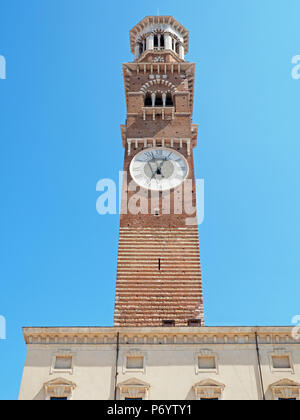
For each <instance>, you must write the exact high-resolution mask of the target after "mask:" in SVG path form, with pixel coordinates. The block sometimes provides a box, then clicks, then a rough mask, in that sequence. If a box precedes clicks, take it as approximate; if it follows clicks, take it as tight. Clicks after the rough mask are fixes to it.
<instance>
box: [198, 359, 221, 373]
mask: <svg viewBox="0 0 300 420" xmlns="http://www.w3.org/2000/svg"><path fill="white" fill-rule="evenodd" d="M198 368H199V370H216V368H217V366H216V358H215V356H199V357H198Z"/></svg>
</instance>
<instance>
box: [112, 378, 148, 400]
mask: <svg viewBox="0 0 300 420" xmlns="http://www.w3.org/2000/svg"><path fill="white" fill-rule="evenodd" d="M117 388H118V389H119V393H120V400H126V399H142V400H148V399H149V390H150V385H149V384H147V383H146V382H143V381H141V380H139V379H136V378H132V379H129V380H127V381H125V382H122V383H120V384H118V385H117Z"/></svg>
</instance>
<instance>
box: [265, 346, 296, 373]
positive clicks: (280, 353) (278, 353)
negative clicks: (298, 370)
mask: <svg viewBox="0 0 300 420" xmlns="http://www.w3.org/2000/svg"><path fill="white" fill-rule="evenodd" d="M276 358H277V359H281V358H282V359H286V360H287V362H288V366H283V367H277V366H274V361H275V359H276ZM269 364H270V370H271V372H272V373H278V372H289V373H292V374H294V373H295V370H294V364H293V359H292V355H291V353H290V352H288V351H287V350H286V349H284V348H278V349H276V348H275V349H273V351H272V352H270V353H269Z"/></svg>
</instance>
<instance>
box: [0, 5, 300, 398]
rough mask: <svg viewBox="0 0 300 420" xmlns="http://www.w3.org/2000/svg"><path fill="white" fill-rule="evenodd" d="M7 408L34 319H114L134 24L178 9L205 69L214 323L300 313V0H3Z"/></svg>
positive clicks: (201, 174) (0, 148) (278, 321)
mask: <svg viewBox="0 0 300 420" xmlns="http://www.w3.org/2000/svg"><path fill="white" fill-rule="evenodd" d="M0 3H1V13H0V55H4V56H5V57H6V60H7V80H0V119H1V124H0V140H1V141H0V190H1V206H0V234H1V243H0V245H1V253H0V278H1V294H0V314H1V315H3V316H5V317H6V320H7V340H6V341H0V399H14V398H17V397H18V391H19V386H20V380H21V375H22V368H23V363H24V360H25V351H26V348H25V345H24V342H23V337H22V331H21V328H22V326H72V325H75V326H77V325H83V326H92V325H96V326H110V325H112V323H113V308H114V288H115V279H116V262H117V245H118V225H119V218H118V216H105V217H102V216H99V215H98V214H97V213H96V209H95V204H96V199H97V193H96V183H97V181H98V180H99V179H101V178H107V177H108V178H113V179H116V180H117V178H118V171H119V170H121V169H122V161H123V149H122V146H121V137H120V128H119V126H120V124H122V123H123V122H124V120H125V100H124V88H123V79H122V72H121V70H122V67H121V64H122V62H125V61H131V60H132V59H133V57H132V55H131V53H130V48H129V35H128V32H129V30H130V29H131V28H132V27H133V26H134V25H135V24H136V23H137V22H138V21H139V20H141V19H142V18H144V17H145V16H146V15H153V14H157V12H158V9H159V13H160V14H166V15H173V16H174V17H175V18H177V19H178V20H179V21H180V22H181V23H182V24H183V25H185V26H186V27H187V28H188V29H189V30H190V35H191V39H190V54H189V55H188V56H187V59H188V60H189V61H195V62H196V63H197V75H196V76H197V78H196V97H195V112H194V122H195V123H199V140H198V144H199V146H198V148H197V150H196V152H195V164H196V175H197V177H198V178H204V179H205V192H206V194H205V222H204V224H203V225H202V226H201V227H200V249H201V261H202V271H203V282H204V296H205V313H206V323H207V325H289V324H290V322H291V318H292V316H293V315H296V314H300V304H299V291H300V290H299V289H300V287H299V271H300V270H299V263H300V251H299V250H300V247H299V238H300V227H299V226H300V225H299V216H300V198H299V180H300V167H299V166H300V165H299V154H300V142H299V101H300V80H298V81H297V80H293V79H292V77H291V69H292V64H291V59H292V57H293V56H294V55H297V54H300V27H299V16H300V2H299V0H288V1H286V0H187V1H183V2H182V1H178V0H172V1H170V0H165V1H164V2H163V3H162V2H161V1H156V0H152V1H151V2H141V1H140V0H138V1H137V0H132V1H131V2H129V3H128V2H123V1H122V2H121V1H118V2H116V1H110V2H104V1H102V0H43V1H41V0H27V1H24V0H0Z"/></svg>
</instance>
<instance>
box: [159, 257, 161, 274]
mask: <svg viewBox="0 0 300 420" xmlns="http://www.w3.org/2000/svg"><path fill="white" fill-rule="evenodd" d="M160 269H161V260H160V258H159V259H158V271H160Z"/></svg>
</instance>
